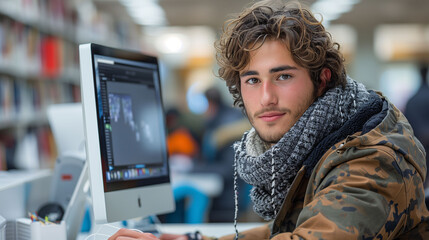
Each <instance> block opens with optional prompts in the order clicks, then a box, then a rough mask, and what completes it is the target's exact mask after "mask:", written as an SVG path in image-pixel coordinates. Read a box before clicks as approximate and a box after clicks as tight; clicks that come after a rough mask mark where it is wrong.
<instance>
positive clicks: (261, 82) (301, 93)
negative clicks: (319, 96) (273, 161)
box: [240, 40, 315, 144]
mask: <svg viewBox="0 0 429 240" xmlns="http://www.w3.org/2000/svg"><path fill="white" fill-rule="evenodd" d="M240 83H241V94H242V98H243V102H244V108H245V110H246V113H247V117H248V118H249V121H250V123H251V124H252V125H253V127H254V128H255V129H256V132H257V133H258V135H259V136H260V137H261V139H262V140H264V141H265V142H268V143H271V144H275V143H277V142H278V141H279V140H280V139H281V138H282V136H283V135H284V134H285V133H286V132H287V131H289V129H290V128H291V127H292V126H293V125H294V124H295V123H296V122H297V121H298V119H299V118H300V117H301V116H302V114H303V113H304V112H305V110H307V108H308V107H309V106H310V105H311V104H312V103H313V101H314V100H315V96H314V86H313V83H312V82H311V79H310V75H309V72H308V70H306V69H304V68H302V67H300V66H298V64H296V63H295V62H294V61H293V60H292V56H291V53H290V51H289V50H288V49H287V48H286V46H285V45H284V44H283V43H282V42H280V41H275V40H267V41H266V42H265V43H264V44H263V45H262V46H261V47H260V48H259V49H257V50H255V51H252V52H250V62H249V64H248V65H247V66H246V68H245V69H243V70H242V71H240Z"/></svg>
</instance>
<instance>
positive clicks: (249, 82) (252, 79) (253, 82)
mask: <svg viewBox="0 0 429 240" xmlns="http://www.w3.org/2000/svg"><path fill="white" fill-rule="evenodd" d="M246 83H248V84H255V83H258V79H257V78H249V79H247V80H246Z"/></svg>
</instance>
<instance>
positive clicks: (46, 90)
mask: <svg viewBox="0 0 429 240" xmlns="http://www.w3.org/2000/svg"><path fill="white" fill-rule="evenodd" d="M80 100H81V99H80V88H79V86H77V85H74V84H70V85H67V84H60V83H58V82H55V81H18V80H14V79H12V78H11V77H7V76H3V77H0V129H1V128H7V127H9V126H8V125H9V123H10V124H18V123H20V122H23V121H24V122H29V123H31V121H32V120H34V121H39V119H37V118H36V116H41V117H40V118H46V117H45V110H46V107H47V106H49V105H51V104H55V103H62V102H80ZM2 125H3V126H2Z"/></svg>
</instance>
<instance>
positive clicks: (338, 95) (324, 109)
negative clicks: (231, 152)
mask: <svg viewBox="0 0 429 240" xmlns="http://www.w3.org/2000/svg"><path fill="white" fill-rule="evenodd" d="M368 96H369V93H368V92H367V90H366V89H365V87H364V86H363V85H362V84H360V83H357V82H355V81H354V80H352V79H350V78H348V79H347V84H346V86H345V88H343V87H342V86H339V87H336V88H333V89H330V90H328V91H327V92H326V93H325V94H324V95H323V96H321V97H319V98H318V99H316V101H315V102H314V103H313V104H312V105H311V106H310V107H309V108H308V109H307V110H306V111H305V112H304V114H303V115H302V116H301V118H300V119H299V120H298V121H297V122H296V123H295V125H293V126H292V128H291V129H290V130H289V131H288V132H286V133H285V135H284V136H283V137H282V138H281V139H280V140H279V142H278V143H277V144H275V145H274V146H273V147H271V148H270V147H269V145H268V144H267V143H265V142H263V141H262V140H261V139H260V138H259V136H258V134H257V132H256V131H255V129H253V128H252V129H251V130H250V131H249V132H247V133H245V134H244V135H243V138H242V140H241V141H239V142H236V143H235V144H234V149H235V162H234V166H235V170H236V172H235V175H237V172H238V174H239V176H240V177H241V178H242V179H243V180H244V181H245V182H247V183H248V184H250V185H252V186H253V188H252V190H251V193H250V198H251V200H252V202H253V209H254V211H255V212H256V213H257V214H258V215H260V216H261V217H263V218H264V219H265V220H272V219H274V218H275V216H276V215H277V213H278V212H279V210H280V207H281V204H282V203H283V200H284V198H285V196H286V195H287V193H288V192H289V189H290V187H291V184H292V181H293V179H294V178H295V176H296V174H297V172H298V171H299V169H300V168H301V167H302V163H303V161H304V160H305V159H306V158H307V157H308V155H309V154H310V153H311V151H312V150H313V148H314V147H315V146H316V145H317V143H318V142H320V141H321V140H322V139H323V138H325V137H326V136H328V135H329V134H330V133H332V132H333V131H335V130H337V129H339V128H340V127H341V126H342V125H343V124H344V123H345V122H346V121H347V120H348V119H349V118H350V117H351V116H352V115H353V114H355V113H356V110H357V108H358V107H360V106H362V105H363V104H364V103H365V102H366V101H367V100H368ZM236 195H237V193H236ZM235 200H236V203H237V196H236V199H235ZM236 212H237V206H236Z"/></svg>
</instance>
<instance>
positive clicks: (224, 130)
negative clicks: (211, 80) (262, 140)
mask: <svg viewBox="0 0 429 240" xmlns="http://www.w3.org/2000/svg"><path fill="white" fill-rule="evenodd" d="M204 95H205V97H206V98H207V101H208V107H207V110H206V111H205V112H204V114H203V119H204V126H205V127H204V132H203V137H202V142H201V158H202V163H201V164H200V165H199V166H196V167H195V169H194V171H195V172H211V173H216V174H219V175H220V176H222V178H223V191H222V193H221V195H219V196H217V197H215V198H214V199H212V202H211V207H210V212H209V216H208V218H209V222H230V221H232V218H233V214H232V213H233V212H234V202H233V201H231V199H232V196H234V188H233V186H234V184H233V182H234V179H233V163H234V149H233V147H232V145H233V143H234V142H235V141H238V140H240V138H241V135H242V134H243V132H245V131H247V130H249V129H250V124H249V122H248V120H247V119H246V118H245V116H244V114H243V113H242V112H241V110H239V109H238V108H234V107H232V106H228V105H227V104H225V102H224V101H223V99H222V95H221V92H220V91H219V89H218V88H216V87H209V88H208V89H207V90H206V91H205V92H204ZM240 181H241V180H240ZM239 184H240V188H239V190H240V192H241V195H243V201H242V202H240V204H241V205H242V206H243V210H245V209H246V207H247V204H248V202H249V201H248V191H249V189H250V188H248V187H247V185H246V184H245V183H244V182H242V181H241V182H240V183H239Z"/></svg>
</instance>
